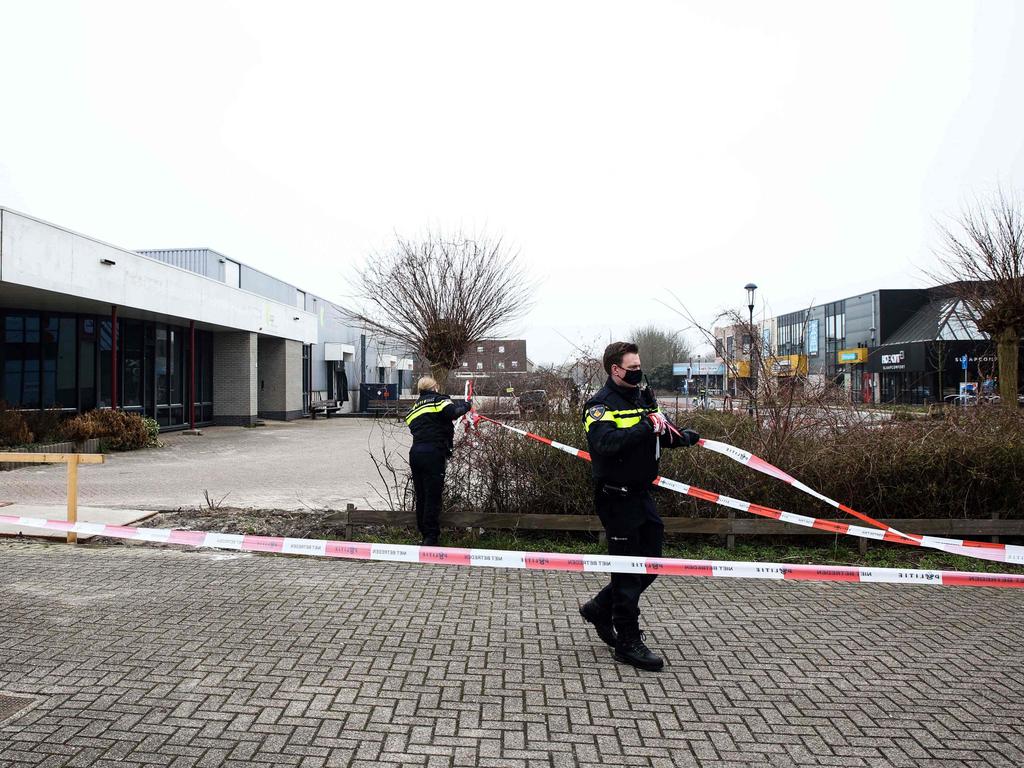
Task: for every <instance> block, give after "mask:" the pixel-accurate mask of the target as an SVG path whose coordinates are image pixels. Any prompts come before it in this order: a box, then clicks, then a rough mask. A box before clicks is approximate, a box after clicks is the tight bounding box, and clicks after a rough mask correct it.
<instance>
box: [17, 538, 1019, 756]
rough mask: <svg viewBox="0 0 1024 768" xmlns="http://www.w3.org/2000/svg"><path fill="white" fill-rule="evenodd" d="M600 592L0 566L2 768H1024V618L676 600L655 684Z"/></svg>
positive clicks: (801, 599) (979, 600) (658, 632)
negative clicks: (594, 626)
mask: <svg viewBox="0 0 1024 768" xmlns="http://www.w3.org/2000/svg"><path fill="white" fill-rule="evenodd" d="M600 581H601V579H600V577H598V576H589V575H579V574H563V573H537V572H518V571H491V570H486V569H475V570H465V569H458V568H442V567H436V566H417V565H404V564H391V563H353V562H343V561H317V560H306V559H297V558H284V557H267V556H247V555H238V554H216V553H211V552H196V551H188V552H184V551H178V550H173V549H155V548H149V547H144V546H132V547H101V546H85V547H79V548H77V549H75V548H69V547H66V546H61V545H44V544H35V543H15V542H0V691H6V692H8V693H15V694H31V695H33V696H37V697H38V703H37V704H36V706H35V707H34V708H33V709H31V710H29V711H27V712H23V713H22V715H21V716H20V717H17V718H16V719H14V720H11V721H9V722H8V723H6V724H5V725H2V726H0V765H2V766H5V767H6V766H17V767H18V768H22V767H25V768H27V767H28V766H63V765H67V766H88V765H94V766H103V767H104V768H106V767H108V766H109V767H110V768H112V767H113V766H115V765H123V766H175V767H180V768H184V767H185V766H218V765H228V766H239V767H241V766H253V765H274V766H330V765H353V766H367V767H369V766H380V765H383V766H427V767H432V766H478V765H479V766H493V767H494V768H504V767H508V768H519V767H520V766H522V767H524V768H525V767H528V766H576V765H578V766H590V767H593V768H597V767H598V766H601V767H607V766H618V765H629V766H694V765H701V766H709V767H710V766H715V767H716V768H725V767H726V766H776V767H781V766H870V767H871V768H876V767H878V766H933V767H934V766H1008V767H1010V766H1013V767H1016V766H1020V765H1022V764H1024V701H1022V698H1021V691H1022V690H1024V672H1022V667H1024V664H1022V662H1024V651H1022V643H1024V621H1022V619H1021V616H1022V615H1024V594H1022V593H1020V592H1016V591H998V590H974V589H967V588H929V587H904V588H894V587H886V586H875V585H848V584H836V585H827V584H798V583H767V582H750V581H736V582H724V581H701V580H693V579H668V578H663V579H661V580H660V581H659V582H658V583H657V584H656V585H655V587H654V588H653V591H652V594H651V601H650V603H649V607H648V609H647V616H648V618H649V621H650V623H651V625H652V626H651V632H650V640H651V641H652V644H653V645H654V646H656V647H657V648H659V649H660V650H662V651H663V652H664V653H665V654H666V656H667V659H668V663H669V666H668V668H667V670H666V672H664V673H662V674H660V675H658V674H646V673H640V672H637V671H635V670H632V669H630V668H626V667H622V666H620V665H617V664H615V663H614V662H613V661H612V660H611V659H610V657H609V652H608V651H607V649H605V648H604V646H602V645H600V644H599V642H598V641H597V640H596V638H595V637H593V635H592V634H591V633H589V632H588V631H587V629H586V628H585V627H584V626H582V625H581V622H580V620H579V619H578V617H577V615H576V606H577V604H578V601H580V600H581V599H582V598H584V597H585V596H586V594H587V593H588V592H590V591H592V590H594V589H596V587H597V586H598V585H599V583H600Z"/></svg>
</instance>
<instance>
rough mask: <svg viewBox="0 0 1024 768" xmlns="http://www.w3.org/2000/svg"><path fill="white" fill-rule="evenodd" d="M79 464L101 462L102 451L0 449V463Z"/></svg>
mask: <svg viewBox="0 0 1024 768" xmlns="http://www.w3.org/2000/svg"><path fill="white" fill-rule="evenodd" d="M72 457H75V459H74V460H75V461H76V462H77V463H79V464H102V463H103V462H104V461H105V460H106V458H107V457H106V456H104V455H103V454H102V453H4V452H2V451H0V463H3V462H7V461H9V462H12V463H14V464H18V463H24V464H64V463H66V462H68V461H71V460H72Z"/></svg>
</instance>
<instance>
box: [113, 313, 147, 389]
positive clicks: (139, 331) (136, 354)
mask: <svg viewBox="0 0 1024 768" xmlns="http://www.w3.org/2000/svg"><path fill="white" fill-rule="evenodd" d="M119 335H120V336H121V344H120V345H119V346H120V347H121V366H122V370H123V371H124V373H123V378H122V381H121V388H120V394H119V395H118V399H119V400H120V403H119V405H123V406H126V407H141V406H142V404H143V396H142V385H143V375H142V370H143V363H144V359H143V348H142V347H143V344H142V341H143V326H142V321H140V320H122V321H121V323H120V334H119Z"/></svg>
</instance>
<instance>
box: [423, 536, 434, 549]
mask: <svg viewBox="0 0 1024 768" xmlns="http://www.w3.org/2000/svg"><path fill="white" fill-rule="evenodd" d="M420 546H421V547H436V546H438V541H437V536H424V537H423V541H421V542H420Z"/></svg>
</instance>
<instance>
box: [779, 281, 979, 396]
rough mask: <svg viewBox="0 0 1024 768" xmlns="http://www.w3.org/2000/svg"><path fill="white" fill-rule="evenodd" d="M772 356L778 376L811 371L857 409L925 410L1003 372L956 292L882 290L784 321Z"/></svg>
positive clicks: (814, 379)
mask: <svg viewBox="0 0 1024 768" xmlns="http://www.w3.org/2000/svg"><path fill="white" fill-rule="evenodd" d="M772 327H773V335H774V338H773V344H772V349H771V351H770V353H767V352H766V354H770V355H771V357H769V358H768V359H769V361H770V365H771V368H772V371H773V373H774V374H775V375H776V376H779V377H787V376H792V375H793V373H794V372H801V373H802V372H804V371H806V376H807V381H808V383H809V384H811V385H816V386H827V385H831V386H835V387H841V388H843V389H845V390H846V391H847V392H848V394H849V397H850V399H851V400H852V401H853V402H861V403H872V402H874V403H908V404H914V403H917V404H920V403H925V402H929V401H937V400H940V399H942V398H943V397H947V396H949V395H956V394H958V393H959V383H960V382H962V381H964V369H963V362H962V361H963V356H964V355H966V356H967V372H966V373H967V381H968V383H971V382H974V383H975V384H979V385H980V382H982V381H984V380H985V379H986V378H990V377H992V376H994V375H995V373H996V356H995V348H994V345H993V344H992V343H991V342H990V340H989V339H988V338H987V337H986V336H985V334H983V333H981V332H980V331H978V328H977V325H976V324H975V322H974V318H973V316H972V314H971V312H970V310H969V309H968V308H967V307H966V306H965V305H964V304H963V302H961V301H959V300H957V299H956V298H955V295H954V294H953V292H952V290H951V288H950V286H938V287H935V288H924V289H897V290H889V289H883V290H877V291H871V292H869V293H864V294H859V295H857V296H850V297H848V298H845V299H841V300H839V301H833V302H829V303H826V304H818V305H815V306H813V307H810V308H808V309H805V310H800V311H797V312H790V313H788V314H785V315H780V316H778V317H776V318H775V319H774V320H773V321H772Z"/></svg>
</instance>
